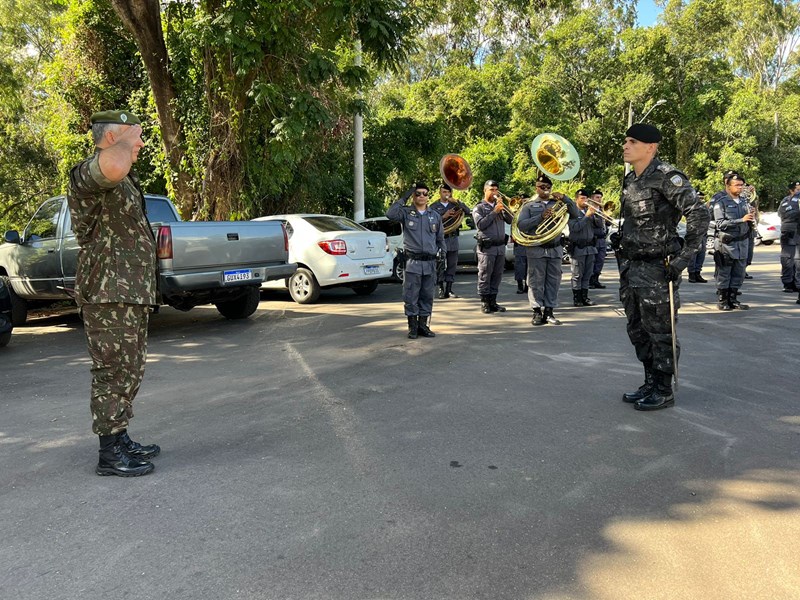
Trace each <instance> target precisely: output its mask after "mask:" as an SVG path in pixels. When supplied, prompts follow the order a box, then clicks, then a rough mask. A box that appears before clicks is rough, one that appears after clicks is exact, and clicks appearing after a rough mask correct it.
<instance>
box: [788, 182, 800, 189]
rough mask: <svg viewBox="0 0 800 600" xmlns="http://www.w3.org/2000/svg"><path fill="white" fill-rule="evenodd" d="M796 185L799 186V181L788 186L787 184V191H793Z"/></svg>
mask: <svg viewBox="0 0 800 600" xmlns="http://www.w3.org/2000/svg"><path fill="white" fill-rule="evenodd" d="M798 185H800V181H793V182H792V183H790V184H789V189H790V190H793V189H794V188H796V187H797V186H798Z"/></svg>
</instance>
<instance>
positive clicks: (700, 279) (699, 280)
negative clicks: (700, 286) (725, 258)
mask: <svg viewBox="0 0 800 600" xmlns="http://www.w3.org/2000/svg"><path fill="white" fill-rule="evenodd" d="M694 280H695V283H708V279H703V276H702V275H700V273H697V274H695V276H694ZM690 281H691V280H690Z"/></svg>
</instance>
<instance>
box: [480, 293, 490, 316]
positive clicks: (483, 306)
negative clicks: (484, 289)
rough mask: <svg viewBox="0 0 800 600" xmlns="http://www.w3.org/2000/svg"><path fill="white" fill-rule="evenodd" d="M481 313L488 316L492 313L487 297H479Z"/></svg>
mask: <svg viewBox="0 0 800 600" xmlns="http://www.w3.org/2000/svg"><path fill="white" fill-rule="evenodd" d="M481 312H482V313H484V314H486V315H488V314H489V313H490V312H492V309H491V305H490V304H489V296H487V295H483V296H481Z"/></svg>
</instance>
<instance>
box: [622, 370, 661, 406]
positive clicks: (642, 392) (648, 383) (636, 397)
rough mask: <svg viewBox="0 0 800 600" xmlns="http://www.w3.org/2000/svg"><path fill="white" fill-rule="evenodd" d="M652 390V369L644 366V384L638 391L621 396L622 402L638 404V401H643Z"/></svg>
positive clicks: (653, 384)
mask: <svg viewBox="0 0 800 600" xmlns="http://www.w3.org/2000/svg"><path fill="white" fill-rule="evenodd" d="M654 389H655V379H654V378H653V369H652V367H650V366H648V365H645V366H644V384H642V385H640V386H639V389H638V390H636V391H635V392H626V393H624V394H622V401H623V402H628V403H633V402H639V401H640V400H644V399H645V398H647V397H648V396H649V395H650V394H652V393H653V390H654Z"/></svg>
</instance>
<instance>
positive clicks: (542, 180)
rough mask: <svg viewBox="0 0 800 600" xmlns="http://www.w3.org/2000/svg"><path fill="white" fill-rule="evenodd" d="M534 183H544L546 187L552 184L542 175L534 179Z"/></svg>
mask: <svg viewBox="0 0 800 600" xmlns="http://www.w3.org/2000/svg"><path fill="white" fill-rule="evenodd" d="M536 183H546V184H547V185H553V182H552V181H550V178H549V177H548V176H547V175H545V174H544V173H543V174H541V175H539V176H538V177H537V178H536Z"/></svg>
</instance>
